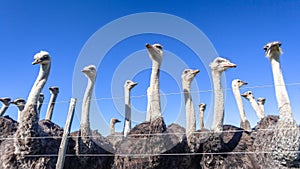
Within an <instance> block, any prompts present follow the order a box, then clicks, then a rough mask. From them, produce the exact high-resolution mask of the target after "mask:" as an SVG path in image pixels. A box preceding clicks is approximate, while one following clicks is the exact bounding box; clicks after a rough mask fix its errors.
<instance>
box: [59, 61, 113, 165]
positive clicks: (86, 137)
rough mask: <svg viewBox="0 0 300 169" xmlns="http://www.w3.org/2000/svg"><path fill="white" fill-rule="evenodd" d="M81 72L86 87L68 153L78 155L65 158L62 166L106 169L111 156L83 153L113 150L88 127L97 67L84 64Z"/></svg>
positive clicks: (106, 141) (106, 152) (104, 152)
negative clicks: (76, 126)
mask: <svg viewBox="0 0 300 169" xmlns="http://www.w3.org/2000/svg"><path fill="white" fill-rule="evenodd" d="M82 72H83V74H84V75H85V76H86V77H87V79H88V82H87V87H86V90H85V93H84V97H83V101H82V107H81V121H80V129H79V131H77V132H73V133H71V136H72V140H71V141H70V143H71V144H70V143H69V144H70V146H69V147H71V148H70V149H73V150H74V151H73V150H72V151H71V152H70V153H71V154H73V153H75V154H76V155H78V157H70V158H66V162H65V165H64V168H73V169H79V168H90V169H96V168H101V169H108V168H111V163H112V160H113V157H111V156H110V155H108V156H103V157H102V156H95V157H93V156H89V155H85V154H111V153H110V152H113V149H112V146H111V144H110V143H109V141H108V140H107V139H106V138H104V137H103V136H102V135H101V134H100V133H98V132H97V131H91V128H90V120H89V113H90V104H91V99H92V94H93V89H94V85H95V81H96V75H97V69H96V66H94V65H88V66H85V67H84V68H83V69H82Z"/></svg>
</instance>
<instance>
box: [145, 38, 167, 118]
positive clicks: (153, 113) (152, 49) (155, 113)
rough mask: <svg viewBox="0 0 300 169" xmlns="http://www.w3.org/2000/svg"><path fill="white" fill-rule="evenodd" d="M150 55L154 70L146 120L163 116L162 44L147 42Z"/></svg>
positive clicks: (149, 90)
mask: <svg viewBox="0 0 300 169" xmlns="http://www.w3.org/2000/svg"><path fill="white" fill-rule="evenodd" d="M146 48H147V50H148V53H149V57H150V59H151V60H152V72H151V78H150V86H149V88H148V90H147V96H148V106H147V117H146V121H150V122H151V121H153V120H155V119H156V118H158V117H161V107H160V94H159V72H160V65H161V62H162V58H163V51H162V46H161V45H160V44H153V45H150V44H146Z"/></svg>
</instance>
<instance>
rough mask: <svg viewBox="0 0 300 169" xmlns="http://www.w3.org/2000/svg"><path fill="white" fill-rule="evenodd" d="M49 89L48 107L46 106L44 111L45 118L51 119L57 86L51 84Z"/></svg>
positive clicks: (57, 90)
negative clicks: (45, 111)
mask: <svg viewBox="0 0 300 169" xmlns="http://www.w3.org/2000/svg"><path fill="white" fill-rule="evenodd" d="M49 90H50V93H51V98H50V101H49V105H48V108H47V113H46V118H45V120H49V121H51V119H52V113H53V109H54V105H55V101H56V98H57V95H58V93H59V88H58V87H57V86H51V87H49Z"/></svg>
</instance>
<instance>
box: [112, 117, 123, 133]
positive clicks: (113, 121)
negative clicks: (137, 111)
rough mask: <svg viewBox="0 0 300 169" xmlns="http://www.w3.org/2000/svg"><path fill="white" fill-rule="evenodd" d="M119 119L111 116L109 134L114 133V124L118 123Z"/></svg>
mask: <svg viewBox="0 0 300 169" xmlns="http://www.w3.org/2000/svg"><path fill="white" fill-rule="evenodd" d="M120 122H121V121H120V120H118V119H117V118H112V119H111V120H110V134H115V124H116V123H120Z"/></svg>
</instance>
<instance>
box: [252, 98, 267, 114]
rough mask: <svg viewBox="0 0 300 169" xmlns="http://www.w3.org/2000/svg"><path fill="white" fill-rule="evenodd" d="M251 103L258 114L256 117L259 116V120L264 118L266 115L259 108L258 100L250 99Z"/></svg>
mask: <svg viewBox="0 0 300 169" xmlns="http://www.w3.org/2000/svg"><path fill="white" fill-rule="evenodd" d="M249 101H250V103H251V106H252V108H253V109H254V111H255V112H256V115H257V116H258V118H260V119H262V118H264V115H263V113H262V111H261V109H260V107H259V106H258V104H257V102H256V100H255V99H254V98H253V97H250V98H249Z"/></svg>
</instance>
